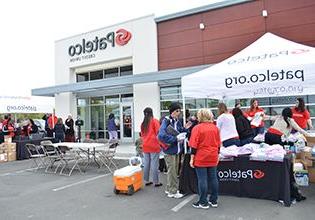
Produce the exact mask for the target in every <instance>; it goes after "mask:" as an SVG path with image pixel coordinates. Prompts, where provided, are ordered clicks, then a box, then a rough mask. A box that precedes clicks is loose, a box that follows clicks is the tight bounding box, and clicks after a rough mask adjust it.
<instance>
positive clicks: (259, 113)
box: [245, 99, 265, 136]
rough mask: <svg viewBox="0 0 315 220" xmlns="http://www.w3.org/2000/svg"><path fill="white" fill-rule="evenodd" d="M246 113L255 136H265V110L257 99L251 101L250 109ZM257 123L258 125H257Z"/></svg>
mask: <svg viewBox="0 0 315 220" xmlns="http://www.w3.org/2000/svg"><path fill="white" fill-rule="evenodd" d="M245 113H246V115H247V119H248V120H249V121H250V122H251V127H252V129H253V131H254V136H256V135H258V134H263V133H264V132H265V129H264V126H265V123H264V117H265V110H264V109H263V108H260V107H259V106H258V100H257V99H252V100H250V108H249V110H248V111H247V112H245ZM256 122H257V123H258V124H255V123H256Z"/></svg>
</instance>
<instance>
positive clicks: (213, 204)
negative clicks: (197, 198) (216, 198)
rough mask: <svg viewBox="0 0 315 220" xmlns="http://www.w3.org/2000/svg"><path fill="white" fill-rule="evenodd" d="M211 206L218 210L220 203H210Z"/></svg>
mask: <svg viewBox="0 0 315 220" xmlns="http://www.w3.org/2000/svg"><path fill="white" fill-rule="evenodd" d="M209 205H211V207H212V208H218V203H217V202H210V201H209Z"/></svg>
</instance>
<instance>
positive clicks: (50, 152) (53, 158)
mask: <svg viewBox="0 0 315 220" xmlns="http://www.w3.org/2000/svg"><path fill="white" fill-rule="evenodd" d="M42 147H43V150H44V152H45V155H46V158H47V159H48V162H47V166H46V169H45V172H46V173H57V170H58V168H59V167H60V165H61V162H60V161H61V153H60V151H59V149H58V148H56V147H55V146H54V145H51V144H43V145H42ZM56 162H57V163H58V162H59V163H58V165H57V167H56V168H55V170H54V171H53V172H51V171H48V170H49V168H51V169H52V168H53V166H54V164H55V163H56Z"/></svg>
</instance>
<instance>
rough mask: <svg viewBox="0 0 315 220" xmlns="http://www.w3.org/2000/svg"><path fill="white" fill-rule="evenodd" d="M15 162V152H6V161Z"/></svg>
mask: <svg viewBox="0 0 315 220" xmlns="http://www.w3.org/2000/svg"><path fill="white" fill-rule="evenodd" d="M15 160H16V152H15V151H12V152H8V161H15Z"/></svg>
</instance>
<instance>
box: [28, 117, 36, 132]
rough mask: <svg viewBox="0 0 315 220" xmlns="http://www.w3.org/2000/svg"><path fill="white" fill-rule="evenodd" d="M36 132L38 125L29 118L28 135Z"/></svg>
mask: <svg viewBox="0 0 315 220" xmlns="http://www.w3.org/2000/svg"><path fill="white" fill-rule="evenodd" d="M37 133H38V127H37V125H36V124H35V123H34V121H33V119H31V118H30V119H29V125H28V135H31V134H37Z"/></svg>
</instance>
